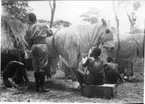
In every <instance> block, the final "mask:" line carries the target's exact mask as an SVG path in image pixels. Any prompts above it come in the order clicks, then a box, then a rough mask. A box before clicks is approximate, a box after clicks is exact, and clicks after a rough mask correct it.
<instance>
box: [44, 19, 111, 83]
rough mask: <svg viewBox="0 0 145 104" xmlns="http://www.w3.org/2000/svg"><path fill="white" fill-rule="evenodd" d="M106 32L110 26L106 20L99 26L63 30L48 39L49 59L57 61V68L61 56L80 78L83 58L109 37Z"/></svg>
mask: <svg viewBox="0 0 145 104" xmlns="http://www.w3.org/2000/svg"><path fill="white" fill-rule="evenodd" d="M106 30H108V26H107V23H106V21H105V20H104V19H102V22H100V23H98V24H93V25H92V24H90V25H79V26H71V27H67V28H64V29H61V30H59V31H57V32H56V33H55V34H54V36H51V37H48V38H47V41H46V43H47V46H48V50H49V52H48V57H51V58H56V59H57V60H55V62H53V65H54V67H56V64H57V62H58V56H59V55H61V57H62V58H63V59H64V60H65V62H66V64H67V66H69V69H70V70H71V72H72V73H73V75H75V76H76V77H77V78H78V76H77V69H78V68H79V66H81V62H82V57H86V56H88V53H89V49H90V48H92V47H96V46H98V45H99V43H100V38H101V37H102V36H107V34H108V33H106V32H107V31H106ZM108 36H109V35H108ZM102 38H103V37H102ZM78 81H79V78H78ZM79 82H80V81H79ZM80 84H81V82H80Z"/></svg>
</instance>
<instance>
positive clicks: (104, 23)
mask: <svg viewBox="0 0 145 104" xmlns="http://www.w3.org/2000/svg"><path fill="white" fill-rule="evenodd" d="M101 20H102V23H103V25H104V26H106V25H107V22H106V21H105V19H104V18H102V19H101Z"/></svg>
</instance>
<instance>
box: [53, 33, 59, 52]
mask: <svg viewBox="0 0 145 104" xmlns="http://www.w3.org/2000/svg"><path fill="white" fill-rule="evenodd" d="M57 32H58V31H57ZM57 32H56V33H57ZM56 33H55V34H56ZM55 34H53V37H52V45H53V47H54V49H55V51H56V53H57V54H59V52H58V50H57V49H56V47H55Z"/></svg>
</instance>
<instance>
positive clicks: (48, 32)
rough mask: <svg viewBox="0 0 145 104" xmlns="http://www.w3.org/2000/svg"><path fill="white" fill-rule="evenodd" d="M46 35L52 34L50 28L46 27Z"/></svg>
mask: <svg viewBox="0 0 145 104" xmlns="http://www.w3.org/2000/svg"><path fill="white" fill-rule="evenodd" d="M46 34H47V37H50V36H53V32H52V30H50V29H46Z"/></svg>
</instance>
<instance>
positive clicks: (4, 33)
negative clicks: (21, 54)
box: [1, 15, 27, 52]
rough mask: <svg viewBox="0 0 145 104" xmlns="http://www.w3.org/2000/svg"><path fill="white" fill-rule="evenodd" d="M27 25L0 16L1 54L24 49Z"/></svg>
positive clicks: (5, 16)
mask: <svg viewBox="0 0 145 104" xmlns="http://www.w3.org/2000/svg"><path fill="white" fill-rule="evenodd" d="M26 29H27V25H25V24H24V23H22V22H21V21H20V20H18V19H16V18H15V17H13V16H10V15H9V16H7V15H2V16H1V52H3V51H11V50H14V49H24V48H25V44H26V41H25V39H24V36H25V34H26Z"/></svg>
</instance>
